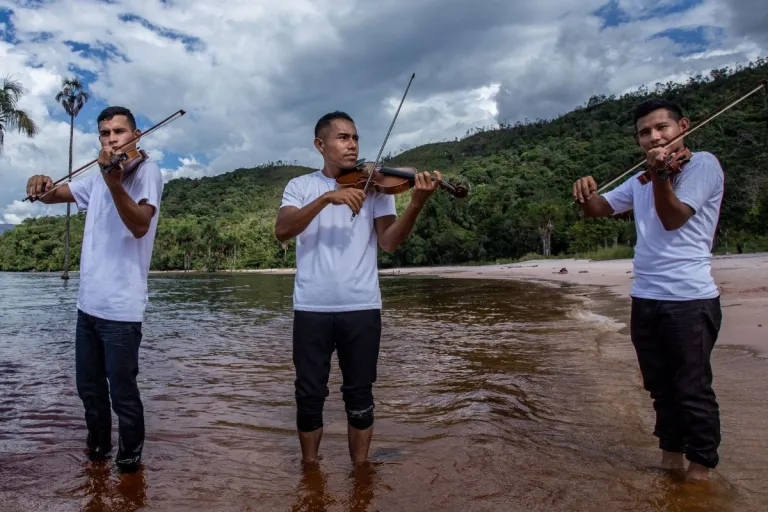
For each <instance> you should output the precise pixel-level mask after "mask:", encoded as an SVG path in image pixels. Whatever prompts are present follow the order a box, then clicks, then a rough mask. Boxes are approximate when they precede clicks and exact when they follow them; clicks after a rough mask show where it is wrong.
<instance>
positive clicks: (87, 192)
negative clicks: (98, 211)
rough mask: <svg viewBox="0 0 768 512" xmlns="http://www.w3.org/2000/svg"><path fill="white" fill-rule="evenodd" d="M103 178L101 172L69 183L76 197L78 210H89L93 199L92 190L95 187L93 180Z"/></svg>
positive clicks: (73, 195)
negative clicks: (89, 204)
mask: <svg viewBox="0 0 768 512" xmlns="http://www.w3.org/2000/svg"><path fill="white" fill-rule="evenodd" d="M95 179H101V174H98V173H97V174H91V175H90V176H88V177H87V178H84V179H81V180H77V181H72V182H70V183H69V191H70V192H71V193H72V197H74V198H75V203H76V204H77V209H78V210H87V209H88V203H89V202H90V199H91V190H92V189H93V180H95Z"/></svg>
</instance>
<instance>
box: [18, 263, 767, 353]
mask: <svg viewBox="0 0 768 512" xmlns="http://www.w3.org/2000/svg"><path fill="white" fill-rule="evenodd" d="M561 269H566V273H563V274H560V273H559V272H560V270H561ZM295 272H296V269H294V268H270V269H241V270H234V271H231V270H227V269H222V270H219V271H218V272H215V273H211V272H206V271H199V270H188V271H183V270H152V271H150V274H154V275H162V274H171V275H173V274H213V275H225V274H271V275H291V274H295ZM30 273H35V272H30ZM71 273H74V274H76V272H71ZM712 273H713V275H714V277H715V282H716V283H717V285H718V288H719V289H720V293H721V302H722V307H723V325H722V328H721V331H720V336H719V338H718V341H717V345H729V346H738V347H743V348H746V349H748V350H750V351H751V352H753V353H755V354H756V355H758V356H761V357H768V319H765V318H764V317H763V314H764V312H765V311H768V253H765V252H764V253H749V254H733V255H718V256H713V258H712ZM379 275H380V276H382V277H391V276H406V275H411V276H436V277H442V278H453V279H515V280H519V281H530V282H537V283H539V284H543V285H548V286H558V287H569V286H574V285H575V286H582V287H583V286H590V285H594V286H599V287H604V288H607V289H608V290H609V291H611V292H612V293H614V294H616V296H617V297H618V298H623V299H627V300H629V292H630V289H631V284H632V260H630V259H621V260H602V261H591V260H577V259H540V260H530V261H525V262H521V263H509V264H489V265H476V266H469V265H467V266H440V267H436V266H429V267H403V268H388V269H380V270H379ZM628 316H629V315H628V312H627V317H628Z"/></svg>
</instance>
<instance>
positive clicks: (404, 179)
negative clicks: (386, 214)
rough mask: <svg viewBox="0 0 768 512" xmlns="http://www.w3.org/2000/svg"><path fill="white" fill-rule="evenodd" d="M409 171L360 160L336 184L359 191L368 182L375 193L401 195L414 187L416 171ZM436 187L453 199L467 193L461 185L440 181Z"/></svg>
mask: <svg viewBox="0 0 768 512" xmlns="http://www.w3.org/2000/svg"><path fill="white" fill-rule="evenodd" d="M411 169H413V168H412V167H401V168H393V167H374V163H373V162H365V161H364V160H360V161H358V162H357V165H356V166H355V168H354V169H353V170H350V171H347V172H344V173H342V174H341V175H340V176H339V177H338V178H336V183H337V184H338V185H339V187H341V188H349V187H353V188H356V189H359V190H366V186H367V185H368V182H369V180H370V182H371V185H370V186H372V187H373V188H374V189H375V190H376V191H377V192H380V193H382V194H401V193H403V192H406V191H408V190H410V189H411V188H413V187H414V186H415V185H416V169H413V170H411ZM371 172H373V176H371ZM435 179H436V178H435V177H434V176H432V181H435ZM438 186H439V187H440V188H441V189H443V190H445V191H446V192H448V193H449V194H450V195H451V196H453V197H454V198H459V199H463V198H465V197H467V194H468V193H469V190H468V188H467V187H465V186H463V185H454V184H452V183H449V182H446V181H442V180H441V181H440V183H439V184H438Z"/></svg>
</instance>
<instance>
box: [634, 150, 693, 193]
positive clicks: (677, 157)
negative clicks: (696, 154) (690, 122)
mask: <svg viewBox="0 0 768 512" xmlns="http://www.w3.org/2000/svg"><path fill="white" fill-rule="evenodd" d="M692 156H693V155H692V154H691V150H690V149H688V148H683V149H681V150H679V151H676V152H675V153H671V154H669V155H667V156H666V157H664V168H663V169H660V170H658V171H656V174H658V176H659V178H661V179H663V180H666V179H669V178H670V177H671V176H675V175H677V174H680V172H681V171H682V167H683V165H685V164H687V163H688V162H690V161H691V157H692ZM637 180H638V181H639V182H640V183H641V184H643V185H645V184H646V183H648V182H650V181H651V170H650V169H648V170H647V171H645V172H644V173H643V174H641V175H640V176H638V177H637Z"/></svg>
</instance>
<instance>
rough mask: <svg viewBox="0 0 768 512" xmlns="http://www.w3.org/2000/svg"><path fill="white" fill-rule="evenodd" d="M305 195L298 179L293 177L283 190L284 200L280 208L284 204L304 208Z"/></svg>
mask: <svg viewBox="0 0 768 512" xmlns="http://www.w3.org/2000/svg"><path fill="white" fill-rule="evenodd" d="M303 195H304V194H302V191H301V186H300V185H299V182H298V180H297V179H296V178H293V179H292V180H290V181H289V182H288V184H287V185H286V186H285V190H283V201H282V202H281V203H280V208H283V207H284V206H295V207H296V208H302V207H303V206H304V198H303V197H302V196H303Z"/></svg>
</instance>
